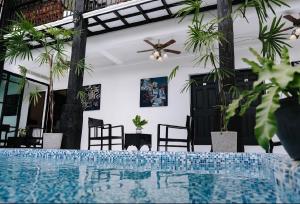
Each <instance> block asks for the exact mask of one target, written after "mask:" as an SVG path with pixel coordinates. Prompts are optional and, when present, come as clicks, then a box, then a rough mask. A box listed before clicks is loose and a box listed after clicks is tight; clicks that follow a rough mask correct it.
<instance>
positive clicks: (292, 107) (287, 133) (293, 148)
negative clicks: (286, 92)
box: [275, 98, 300, 160]
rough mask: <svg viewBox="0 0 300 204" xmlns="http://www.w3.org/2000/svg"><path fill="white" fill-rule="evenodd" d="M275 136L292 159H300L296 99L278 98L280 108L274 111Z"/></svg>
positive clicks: (297, 105) (299, 130) (299, 129)
mask: <svg viewBox="0 0 300 204" xmlns="http://www.w3.org/2000/svg"><path fill="white" fill-rule="evenodd" d="M275 116H276V120H277V136H278V138H279V139H280V142H281V144H282V145H283V147H284V148H285V150H286V151H287V153H288V154H289V156H290V157H291V158H292V159H294V160H300V105H299V103H298V100H297V99H294V98H287V99H282V100H280V108H279V109H278V110H277V111H276V112H275Z"/></svg>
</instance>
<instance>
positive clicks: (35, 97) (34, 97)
mask: <svg viewBox="0 0 300 204" xmlns="http://www.w3.org/2000/svg"><path fill="white" fill-rule="evenodd" d="M40 98H41V94H40V90H39V89H38V87H35V89H34V90H33V91H31V92H30V95H29V101H30V103H33V105H34V106H36V105H37V103H38V102H39V99H40Z"/></svg>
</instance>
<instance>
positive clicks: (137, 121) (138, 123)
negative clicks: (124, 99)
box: [132, 115, 148, 133]
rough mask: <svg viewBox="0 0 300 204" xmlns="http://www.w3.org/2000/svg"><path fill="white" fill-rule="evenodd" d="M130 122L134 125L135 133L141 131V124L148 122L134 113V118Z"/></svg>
mask: <svg viewBox="0 0 300 204" xmlns="http://www.w3.org/2000/svg"><path fill="white" fill-rule="evenodd" d="M132 122H133V124H134V125H135V127H136V133H142V130H143V126H144V125H146V124H148V121H147V120H145V119H142V118H141V116H140V115H136V116H135V118H133V119H132Z"/></svg>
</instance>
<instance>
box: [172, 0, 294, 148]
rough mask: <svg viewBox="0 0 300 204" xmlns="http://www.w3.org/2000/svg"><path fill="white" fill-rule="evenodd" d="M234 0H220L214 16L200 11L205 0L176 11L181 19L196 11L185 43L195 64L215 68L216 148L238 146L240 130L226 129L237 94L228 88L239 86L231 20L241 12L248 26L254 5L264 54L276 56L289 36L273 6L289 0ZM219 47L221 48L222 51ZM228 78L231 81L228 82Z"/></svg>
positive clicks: (194, 0) (195, 0) (189, 0)
mask: <svg viewBox="0 0 300 204" xmlns="http://www.w3.org/2000/svg"><path fill="white" fill-rule="evenodd" d="M232 2H233V0H227V1H226V0H218V1H217V10H218V12H217V13H218V16H217V17H215V18H214V17H213V18H212V17H211V13H209V14H208V13H207V12H202V11H201V9H202V5H204V6H205V5H206V1H202V0H185V2H184V6H183V8H182V9H180V10H179V12H178V13H177V16H178V17H180V18H181V20H183V19H184V18H186V17H187V16H190V14H193V15H192V22H191V24H190V25H189V26H188V33H187V34H188V38H187V40H186V43H185V47H186V50H187V51H188V52H192V53H194V54H195V55H196V58H195V62H196V63H195V64H196V66H197V67H201V68H205V67H208V66H209V67H210V68H212V71H211V72H210V74H209V77H214V81H215V82H216V84H217V85H218V93H219V97H220V101H219V104H220V106H219V108H220V126H221V127H220V132H212V145H213V151H236V150H237V148H236V146H237V133H236V132H228V131H227V124H228V120H227V121H226V120H225V112H226V108H227V106H228V104H229V103H230V102H231V100H232V99H233V98H235V96H234V95H236V94H233V92H230V91H229V90H230V89H231V90H237V88H235V87H234V80H232V79H233V78H234V73H235V71H234V68H235V67H234V60H235V59H234V57H232V56H234V50H233V48H234V47H235V45H234V40H233V39H234V33H233V29H232V27H233V23H232V22H233V21H234V20H235V19H236V17H237V16H239V17H242V18H244V19H245V21H244V22H245V24H246V25H245V26H247V23H248V19H247V16H246V14H247V13H248V11H249V10H252V9H253V10H254V11H255V12H256V14H257V17H258V20H259V33H258V40H259V41H260V42H261V43H262V50H261V52H262V53H263V55H264V56H267V57H269V58H272V59H274V57H275V56H276V55H277V54H280V52H281V50H282V48H283V47H284V46H289V45H288V43H287V42H286V41H284V39H285V38H286V36H285V34H284V32H283V31H284V25H285V24H284V23H283V22H282V21H281V20H282V18H281V17H279V18H278V17H276V12H275V9H274V8H275V7H283V6H285V7H289V5H288V4H287V2H286V1H284V0H252V1H248V0H246V1H244V2H243V3H240V4H239V5H238V6H236V7H232ZM234 8H235V9H234ZM224 11H227V12H228V13H227V14H226V15H223V16H222V15H221V14H223V13H224ZM270 13H272V15H270ZM219 15H220V16H219ZM207 19H209V20H207ZM269 20H272V23H271V26H268V24H267V22H268V21H269ZM224 21H225V23H224ZM224 44H225V45H224ZM224 50H225V52H224ZM216 51H219V54H217V53H216ZM221 51H223V52H221ZM227 52H229V53H231V55H230V57H228V55H227V56H226V54H224V53H227ZM178 69H179V66H177V67H176V68H174V69H173V71H172V72H171V74H170V77H169V78H170V79H172V78H173V77H175V75H176V72H177V70H178ZM227 80H229V81H231V82H230V83H225V82H226V81H227ZM192 84H196V86H197V81H195V80H188V81H187V83H186V85H185V87H184V89H183V91H184V90H188V89H189V88H190V87H191V85H192ZM228 85H229V86H231V88H230V87H229V86H228ZM219 145H220V146H219Z"/></svg>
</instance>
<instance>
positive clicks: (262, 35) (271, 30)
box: [258, 17, 291, 59]
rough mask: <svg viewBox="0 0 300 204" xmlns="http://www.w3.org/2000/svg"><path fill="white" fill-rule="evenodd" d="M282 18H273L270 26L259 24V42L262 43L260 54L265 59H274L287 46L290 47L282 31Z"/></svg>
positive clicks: (283, 24)
mask: <svg viewBox="0 0 300 204" xmlns="http://www.w3.org/2000/svg"><path fill="white" fill-rule="evenodd" d="M281 20H282V17H280V18H277V17H275V18H273V21H272V24H271V26H270V27H269V26H268V25H263V24H262V23H261V22H260V23H259V28H260V29H259V38H258V39H259V40H260V41H261V42H262V54H263V56H266V57H267V58H271V59H275V57H276V54H278V55H281V52H282V49H283V48H284V47H285V46H287V47H291V46H290V45H289V44H288V43H287V42H285V40H286V35H285V33H284V31H283V28H284V26H285V23H283V22H282V21H281Z"/></svg>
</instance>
